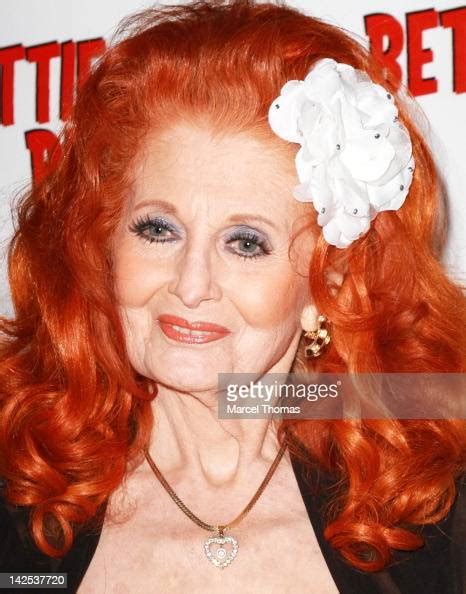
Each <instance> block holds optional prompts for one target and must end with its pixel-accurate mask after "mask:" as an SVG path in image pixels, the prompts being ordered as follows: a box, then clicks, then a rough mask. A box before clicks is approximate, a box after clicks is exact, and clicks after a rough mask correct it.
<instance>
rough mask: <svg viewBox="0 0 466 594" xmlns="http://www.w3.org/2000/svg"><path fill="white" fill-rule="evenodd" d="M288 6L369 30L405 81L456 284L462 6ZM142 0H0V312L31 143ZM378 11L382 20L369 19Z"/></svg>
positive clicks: (461, 210)
mask: <svg viewBox="0 0 466 594" xmlns="http://www.w3.org/2000/svg"><path fill="white" fill-rule="evenodd" d="M166 3H168V2H166ZM170 3H171V4H174V3H175V1H172V2H170ZM288 3H289V4H290V5H292V6H296V7H298V8H300V9H301V10H303V11H305V12H308V13H309V14H312V15H313V16H316V17H318V18H321V19H324V20H326V21H329V22H331V23H333V24H336V25H339V26H340V27H342V28H344V29H347V30H348V31H350V32H351V33H352V34H354V35H355V36H357V37H358V38H359V39H360V41H361V43H363V44H368V42H369V35H368V34H367V33H370V38H371V40H372V45H373V46H374V47H375V46H380V48H381V50H382V51H385V52H388V53H389V54H390V52H395V53H396V55H394V56H393V60H394V62H395V64H398V65H399V68H400V70H401V73H402V80H403V82H405V83H409V85H410V88H411V90H412V92H413V94H415V95H416V99H417V101H418V104H419V106H420V108H421V110H422V111H423V112H424V113H425V115H426V116H427V118H428V120H429V121H430V125H429V126H428V127H427V128H426V129H425V133H426V135H427V137H428V139H429V142H430V143H431V146H432V148H433V150H434V154H435V156H436V159H437V162H438V165H439V169H440V171H441V172H442V174H443V176H444V181H445V183H446V186H447V188H448V192H449V195H450V219H451V229H450V236H449V241H448V246H447V251H446V254H445V264H446V266H447V268H448V271H449V273H450V275H451V276H452V277H453V278H454V279H455V280H457V281H458V282H460V283H462V284H463V285H466V239H465V233H464V231H465V227H466V224H465V223H466V196H465V190H466V172H465V166H464V164H463V163H464V158H465V155H466V5H461V4H459V3H456V2H454V1H450V0H439V1H437V2H432V1H431V0H354V1H353V2H351V3H349V2H348V3H347V2H342V1H341V0H313V1H312V2H310V1H309V0H290V1H289V2H288ZM152 4H153V3H152V2H149V1H144V0H104V1H101V2H99V3H97V2H95V0H67V1H66V2H64V1H63V0H1V3H0V73H1V74H2V76H1V77H0V96H1V110H0V114H1V117H0V242H1V246H0V313H1V314H8V315H9V314H11V312H12V307H11V302H10V297H9V289H8V282H7V277H6V267H5V258H4V248H5V245H6V243H7V241H8V239H9V237H10V235H11V231H12V224H11V214H10V208H9V205H10V200H11V198H12V196H13V195H14V193H15V192H16V191H17V190H18V189H19V188H21V187H24V185H26V184H28V183H30V180H31V176H32V157H34V158H35V159H36V161H35V162H36V167H37V166H38V165H40V155H41V153H42V152H43V146H44V145H41V144H40V143H41V142H42V143H43V142H44V139H45V141H47V139H50V138H53V137H52V135H51V134H50V132H57V131H58V130H59V128H60V126H61V124H62V121H61V120H60V117H63V118H64V117H65V115H64V114H66V101H67V100H69V98H70V92H71V90H72V87H73V81H74V79H75V78H76V79H79V76H85V73H86V66H87V65H90V64H91V62H92V59H93V58H95V57H97V55H98V54H99V52H100V51H101V50H102V48H103V47H104V45H105V40H108V39H109V37H110V35H111V34H112V32H113V31H114V29H115V27H116V25H117V24H118V22H119V20H120V19H121V18H122V17H124V16H126V15H127V14H129V13H131V12H134V11H137V10H139V9H141V8H143V7H146V6H150V5H152ZM383 14H385V15H386V16H385V17H384V19H382V18H381V17H380V16H375V15H383ZM377 24H379V27H378V29H377V31H375V29H376V25H377ZM31 48H32V49H31ZM77 65H79V68H78V66H77ZM76 70H78V73H76ZM34 146H36V148H34ZM41 146H42V149H41ZM51 225H53V222H52V221H51Z"/></svg>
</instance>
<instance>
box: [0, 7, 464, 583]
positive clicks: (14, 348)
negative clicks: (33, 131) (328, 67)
mask: <svg viewBox="0 0 466 594" xmlns="http://www.w3.org/2000/svg"><path fill="white" fill-rule="evenodd" d="M324 57H326V58H333V59H335V60H336V61H338V62H344V63H347V64H351V65H352V66H354V67H355V68H358V69H361V70H365V71H366V72H367V73H368V74H369V76H370V77H371V78H372V79H373V80H374V81H375V82H378V83H380V84H382V85H383V86H384V87H385V88H386V89H387V90H389V91H390V92H391V93H392V94H393V95H394V96H395V97H396V100H397V104H398V107H399V112H400V119H401V120H402V121H403V123H404V124H405V126H406V127H407V128H408V129H409V131H410V133H411V137H412V141H413V151H414V158H415V161H416V170H415V175H414V180H413V184H412V186H411V189H410V193H409V196H408V198H407V200H406V201H405V203H404V205H403V206H402V207H401V208H400V209H399V210H398V211H385V212H382V213H380V214H379V215H378V216H377V218H376V219H375V220H374V221H373V223H372V226H371V229H370V230H369V232H368V233H367V234H366V235H365V236H364V237H363V238H362V239H360V240H358V241H356V242H354V243H353V244H352V245H351V246H350V247H349V248H347V249H344V250H339V249H337V248H335V247H334V246H329V245H327V244H326V243H325V241H323V239H322V237H321V234H320V229H319V228H318V227H317V226H316V220H315V213H314V212H313V208H310V209H309V223H310V226H311V227H312V233H314V234H315V236H316V244H315V249H314V251H313V253H312V255H311V260H310V270H309V279H310V280H309V282H310V286H309V290H310V294H311V295H312V298H313V300H314V302H315V303H316V306H317V308H318V309H319V310H320V311H321V312H322V313H324V314H325V315H326V316H327V317H328V319H329V320H331V323H332V338H333V340H332V342H331V345H330V348H329V349H328V350H327V351H326V353H325V354H324V355H323V356H322V357H321V358H320V359H318V360H317V362H313V368H314V369H316V370H319V371H322V372H350V373H355V372H382V371H383V372H463V371H464V370H465V360H466V335H465V333H464V328H465V327H466V308H465V296H464V295H463V292H462V290H461V289H460V287H458V286H456V285H455V284H454V283H453V282H452V281H451V280H450V279H449V278H448V277H447V275H446V274H445V271H444V269H443V268H442V265H441V264H440V263H439V257H440V254H441V249H442V245H443V242H444V238H445V224H444V222H443V218H442V193H441V188H440V184H439V182H438V177H437V174H436V170H435V167H434V163H433V160H432V156H431V154H430V152H429V149H428V147H427V146H426V143H425V141H424V139H423V137H422V134H421V133H420V131H419V130H418V128H417V127H416V126H415V125H414V123H413V121H412V120H411V118H410V116H409V114H408V111H407V107H406V105H405V104H403V103H402V102H401V100H400V98H399V95H398V94H397V85H396V82H395V81H394V80H393V78H392V77H391V75H390V73H389V72H385V71H384V69H383V68H382V67H381V65H380V64H378V63H377V62H376V60H375V59H374V58H373V57H371V55H370V54H369V53H368V51H367V50H366V49H365V48H364V47H362V46H361V45H360V44H359V43H358V42H356V41H355V40H354V39H352V38H351V37H350V36H348V35H347V34H346V33H345V32H343V31H342V30H340V29H338V28H336V27H334V26H332V25H330V24H327V23H325V22H322V21H320V20H318V19H316V18H312V17H311V16H306V15H304V14H302V13H300V12H299V11H297V10H295V9H293V8H290V7H287V6H285V5H283V4H282V3H276V4H255V3H254V2H253V1H250V0H237V1H229V2H225V1H215V0H213V1H211V2H195V3H192V4H188V5H185V6H183V5H182V6H165V7H163V6H159V7H156V8H153V9H148V10H145V11H143V12H141V13H140V14H137V15H135V16H133V17H130V18H128V19H126V20H125V21H124V22H123V25H122V26H121V27H120V29H119V30H118V32H117V35H116V38H115V40H114V42H113V43H112V44H111V47H110V48H109V49H108V50H107V52H106V53H105V55H104V56H103V57H102V58H101V59H100V61H99V63H98V65H97V67H96V68H95V69H94V71H93V72H92V74H91V75H90V77H89V79H88V80H87V82H86V84H85V85H84V86H83V88H82V90H81V91H80V93H79V96H78V98H77V101H76V105H75V107H74V111H73V114H72V117H71V119H70V120H69V121H68V122H67V124H66V125H65V127H64V130H63V132H62V135H61V141H62V146H63V154H62V156H61V157H60V159H59V160H58V164H57V165H56V166H55V167H54V169H53V171H52V170H51V171H49V172H48V174H47V175H46V176H45V177H44V178H43V179H42V180H41V181H40V182H39V183H38V184H37V185H36V186H35V187H34V188H32V189H31V190H30V191H28V192H27V193H26V194H24V195H22V196H21V198H20V200H19V203H18V204H17V205H16V214H17V221H16V224H15V232H14V236H13V238H12V241H11V243H10V246H9V251H8V270H9V280H10V287H11V295H12V301H13V304H14V308H15V316H14V318H13V319H7V318H5V317H4V318H2V319H1V320H0V322H1V326H0V329H1V331H2V334H3V337H2V342H1V344H0V412H1V415H0V475H1V476H2V477H3V478H4V479H5V480H6V483H7V491H6V497H7V499H8V500H9V501H10V502H12V503H14V504H17V505H21V506H30V507H31V510H32V525H31V532H32V535H33V538H34V540H35V542H36V544H37V546H38V548H39V549H40V550H41V551H43V552H44V553H46V554H47V555H50V556H61V555H63V554H64V553H66V552H67V551H68V550H69V548H70V547H71V545H72V543H73V537H74V535H75V533H76V532H75V531H76V530H78V529H79V528H80V527H82V526H85V525H86V524H87V523H88V522H90V521H91V520H92V519H93V518H95V517H96V516H97V514H98V511H99V509H100V506H101V504H103V503H104V502H105V501H106V500H107V498H108V497H109V496H110V494H111V493H112V492H113V491H114V490H115V489H116V488H117V487H118V486H119V485H120V483H121V482H122V480H123V478H124V476H125V474H126V473H127V472H129V471H130V470H131V469H132V468H135V467H136V466H137V465H138V464H139V463H140V462H141V460H142V454H141V452H142V449H143V447H144V446H145V445H147V444H148V442H149V437H150V432H151V430H152V424H153V417H152V412H151V400H152V399H153V398H154V395H155V394H156V392H157V390H156V386H155V385H154V382H153V380H151V379H149V378H146V377H143V376H141V375H139V374H138V373H137V372H136V371H135V370H134V369H133V368H132V366H131V364H130V361H129V358H128V354H127V352H126V348H125V340H124V333H123V329H122V326H121V323H120V318H119V316H118V308H117V305H118V304H117V301H116V297H115V294H114V290H113V277H112V252H111V249H110V245H111V238H112V234H113V232H114V230H115V228H116V225H117V223H118V221H119V218H120V215H121V211H122V205H123V204H124V199H125V194H126V192H127V189H128V188H129V186H130V184H131V181H132V180H131V175H130V171H131V164H132V162H133V160H134V158H135V155H137V154H138V149H139V147H140V146H141V142H142V141H143V139H144V137H145V135H146V134H147V132H148V131H149V130H151V131H152V130H154V129H157V128H164V127H166V126H167V125H170V123H173V122H176V121H177V120H181V119H184V120H190V121H193V122H199V121H201V120H202V121H203V122H207V123H208V125H209V126H210V127H211V129H212V130H213V131H219V132H222V131H228V132H241V131H245V132H248V133H250V134H254V135H256V136H259V137H260V138H261V139H263V141H264V142H270V143H276V145H277V143H278V145H280V146H282V147H283V150H284V151H288V153H290V151H296V150H297V148H298V147H297V145H293V144H290V143H285V142H284V141H282V140H280V139H278V138H276V137H275V136H274V135H273V133H272V132H271V130H270V128H269V125H268V120H267V112H268V108H269V105H270V103H271V102H272V101H273V99H274V98H275V97H276V96H277V95H278V94H279V90H280V88H281V87H282V85H283V84H284V83H285V82H286V81H287V80H289V79H303V78H304V76H305V75H306V74H307V72H308V71H309V69H310V68H311V67H312V65H313V64H314V63H315V62H316V61H317V60H319V59H320V58H324ZM278 145H277V146H278ZM330 270H334V271H335V270H336V271H342V272H344V280H343V284H342V286H341V287H340V288H339V290H338V291H335V290H334V288H335V287H333V286H332V284H331V282H330V281H329V277H328V274H327V273H328V272H329V271H330ZM302 348H303V345H302V344H301V345H300V347H299V350H298V355H297V359H296V366H298V364H300V365H301V366H302V365H307V366H308V367H307V368H309V365H310V364H309V363H307V364H306V363H305V361H304V359H303V357H302ZM219 371H220V370H219ZM285 429H289V430H290V431H291V432H292V434H293V435H294V437H295V438H296V439H297V441H298V442H299V443H300V444H301V445H302V446H304V448H305V451H306V455H305V456H304V458H303V459H304V462H305V463H306V464H308V465H309V466H311V465H315V464H317V465H321V466H323V467H325V468H327V469H328V470H329V471H331V472H332V473H334V474H335V475H336V476H337V478H338V484H339V485H340V490H339V491H338V492H336V493H335V494H334V499H333V500H332V503H333V505H332V507H331V509H333V513H330V512H331V510H330V511H329V515H328V517H327V527H326V530H325V537H326V538H327V539H328V540H329V541H330V543H331V544H332V545H333V546H334V547H335V548H336V549H338V550H339V551H340V553H341V554H342V556H343V557H344V558H345V559H346V560H347V561H348V562H349V563H351V564H352V565H354V566H355V567H357V568H359V569H362V570H366V571H374V570H379V569H381V568H383V567H384V566H386V565H387V564H388V563H389V562H390V560H391V549H402V550H413V549H416V548H418V547H420V546H422V544H423V540H422V537H421V536H420V535H417V534H415V533H414V532H412V531H410V530H409V529H408V528H407V526H408V525H409V524H413V525H415V524H421V523H429V522H437V521H438V520H440V519H442V518H443V517H444V516H445V515H446V514H447V513H448V510H449V508H450V506H451V505H452V503H453V501H454V498H455V494H456V491H455V480H456V478H458V476H459V475H460V473H462V472H464V470H465V468H466V461H465V452H466V430H465V429H466V426H465V422H464V421H461V420H442V421H441V420H417V421H414V420H412V421H406V420H405V421H403V420H396V419H392V420H389V419H385V420H383V419H380V420H360V421H358V422H356V421H345V420H327V421H317V420H283V421H282V422H281V425H280V427H279V439H280V440H282V439H283V436H284V433H285ZM293 447H294V446H293ZM300 452H301V450H300ZM295 453H297V454H299V455H300V456H301V457H303V454H302V453H299V452H298V448H296V452H295ZM335 510H337V513H335ZM50 526H55V528H58V534H59V535H60V538H58V540H57V541H56V542H55V541H53V538H52V536H51V535H52V532H53V531H52V530H51V528H50Z"/></svg>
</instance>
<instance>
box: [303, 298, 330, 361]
mask: <svg viewBox="0 0 466 594" xmlns="http://www.w3.org/2000/svg"><path fill="white" fill-rule="evenodd" d="M327 324H328V320H327V318H326V317H325V316H324V315H322V314H320V315H317V310H316V308H315V307H314V306H313V305H306V307H305V308H304V309H303V312H302V314H301V326H302V328H303V330H304V336H305V337H306V338H308V339H309V340H310V341H311V342H310V344H308V345H307V346H306V348H305V349H304V356H305V357H306V358H307V359H310V358H311V357H318V356H319V355H321V354H322V352H323V350H324V347H325V346H326V345H327V344H328V343H329V342H330V332H329V329H328V327H327Z"/></svg>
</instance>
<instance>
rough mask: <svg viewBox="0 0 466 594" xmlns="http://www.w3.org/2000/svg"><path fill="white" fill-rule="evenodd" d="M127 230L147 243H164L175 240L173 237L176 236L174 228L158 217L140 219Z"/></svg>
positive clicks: (147, 216)
mask: <svg viewBox="0 0 466 594" xmlns="http://www.w3.org/2000/svg"><path fill="white" fill-rule="evenodd" d="M129 230H130V231H131V232H132V233H135V234H136V235H137V236H139V237H141V238H142V239H145V240H146V241H148V242H149V243H153V242H156V243H166V242H171V241H175V240H176V237H173V235H174V234H176V231H175V229H174V227H172V225H170V224H169V223H167V221H165V220H164V219H161V218H159V217H151V216H149V215H146V216H144V217H140V218H139V219H137V220H136V221H135V222H134V223H132V224H131V225H130V227H129Z"/></svg>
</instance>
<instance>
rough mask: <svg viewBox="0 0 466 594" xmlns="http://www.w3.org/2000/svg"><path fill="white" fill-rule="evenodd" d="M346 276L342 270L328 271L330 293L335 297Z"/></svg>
mask: <svg viewBox="0 0 466 594" xmlns="http://www.w3.org/2000/svg"><path fill="white" fill-rule="evenodd" d="M344 278H345V275H344V274H343V273H342V272H337V271H336V270H333V269H332V270H329V271H328V272H327V281H328V283H329V285H330V293H331V294H332V296H333V297H335V295H337V294H338V291H339V290H340V287H341V285H342V284H343V280H344Z"/></svg>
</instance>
